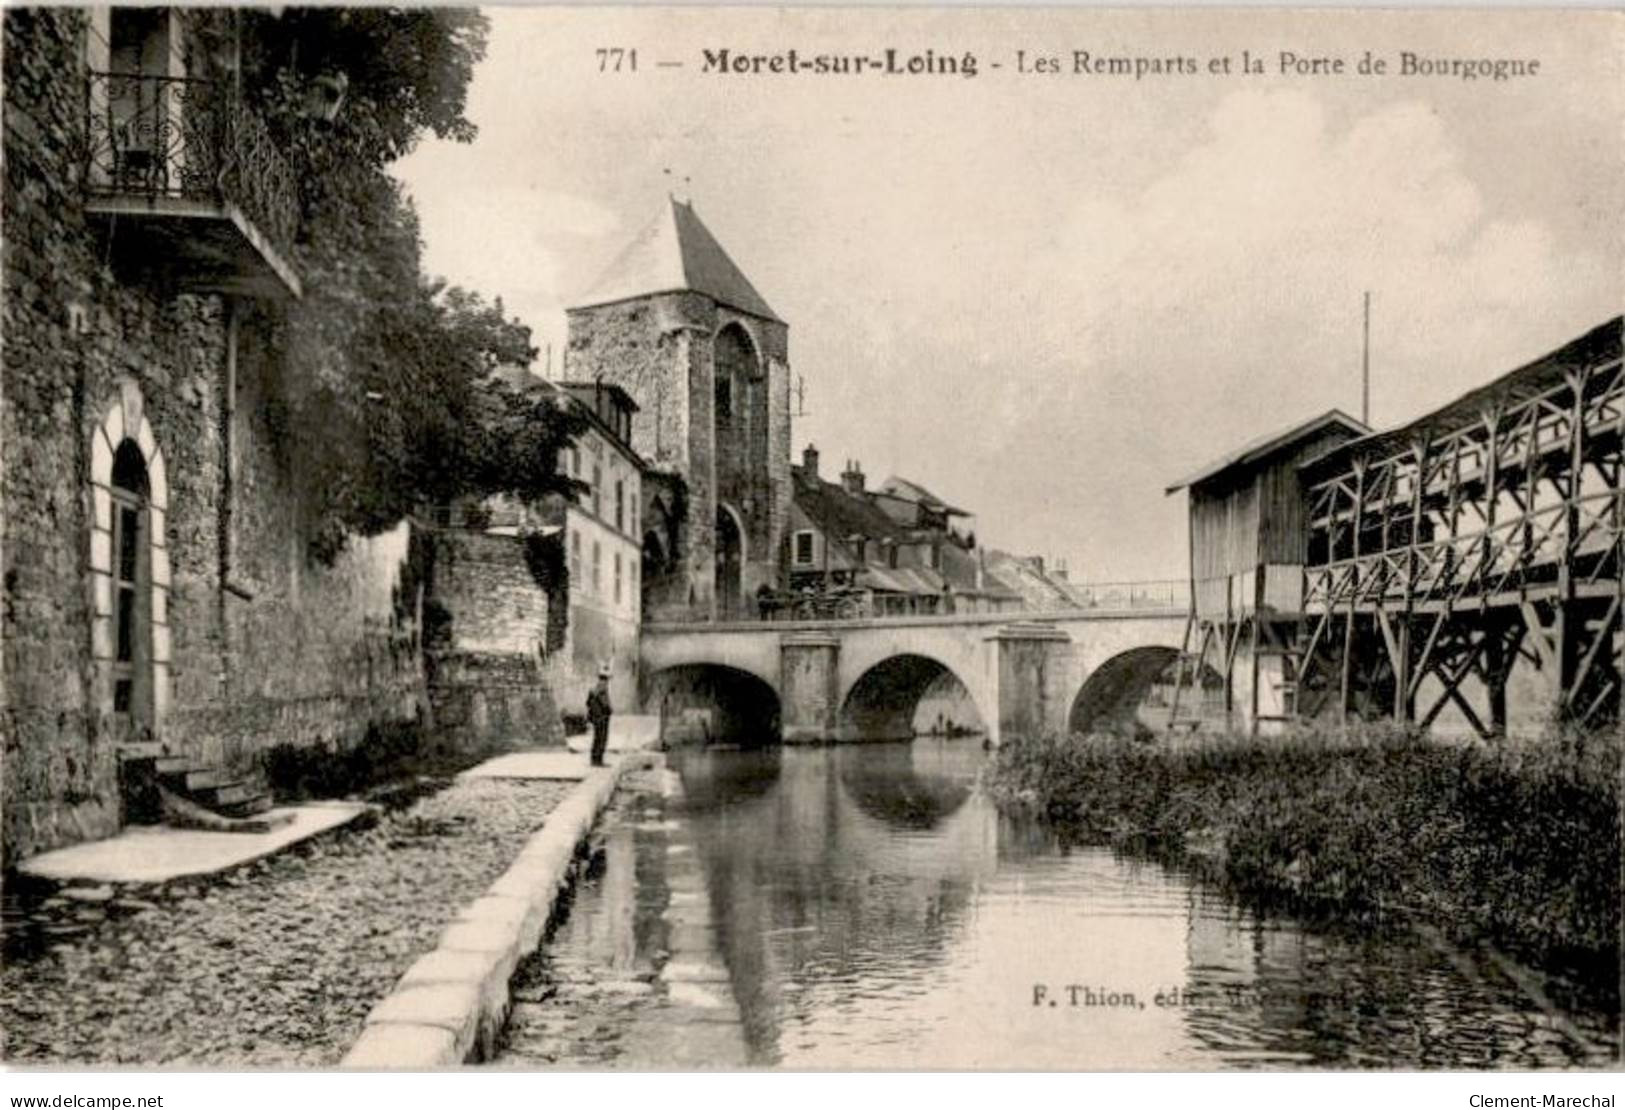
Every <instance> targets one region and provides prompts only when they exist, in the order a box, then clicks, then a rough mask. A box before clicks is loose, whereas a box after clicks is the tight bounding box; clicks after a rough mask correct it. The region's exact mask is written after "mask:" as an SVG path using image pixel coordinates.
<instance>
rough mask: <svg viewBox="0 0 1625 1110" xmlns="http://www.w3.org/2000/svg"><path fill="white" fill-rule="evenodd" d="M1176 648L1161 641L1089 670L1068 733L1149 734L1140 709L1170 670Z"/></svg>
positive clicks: (1069, 719)
mask: <svg viewBox="0 0 1625 1110" xmlns="http://www.w3.org/2000/svg"><path fill="white" fill-rule="evenodd" d="M1178 658H1179V650H1178V649H1177V648H1172V647H1166V646H1163V645H1160V644H1148V645H1145V646H1142V647H1134V648H1129V649H1128V650H1127V651H1120V652H1118V653H1117V654H1116V655H1113V656H1112V657H1111V658H1109V659H1107V660H1106V661H1105V662H1104V663H1102V664H1101V665H1100V666H1098V667H1096V668H1095V669H1094V670H1093V671H1091V672H1090V674H1089V676H1088V677H1087V678H1086V679H1084V682H1083V685H1082V686H1081V687H1079V689H1078V692H1077V695H1076V696H1075V697H1073V699H1072V707H1071V709H1070V710H1069V711H1068V713H1067V718H1066V727H1067V732H1069V733H1072V734H1081V733H1089V732H1101V731H1109V732H1121V731H1129V732H1134V733H1149V732H1150V731H1151V727H1150V726H1149V725H1148V724H1147V723H1146V722H1144V721H1142V720H1140V717H1139V710H1140V708H1141V706H1142V705H1144V704H1145V701H1146V698H1147V697H1148V696H1149V695H1151V694H1152V693H1153V690H1154V689H1155V688H1156V687H1157V686H1158V685H1159V681H1160V680H1163V679H1164V678H1165V676H1167V675H1169V674H1170V673H1171V669H1172V667H1173V665H1174V662H1175V660H1177V659H1178Z"/></svg>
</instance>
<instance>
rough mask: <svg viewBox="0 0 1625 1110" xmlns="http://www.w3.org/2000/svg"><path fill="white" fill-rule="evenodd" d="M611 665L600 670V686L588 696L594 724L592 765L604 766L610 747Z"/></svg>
mask: <svg viewBox="0 0 1625 1110" xmlns="http://www.w3.org/2000/svg"><path fill="white" fill-rule="evenodd" d="M611 712H612V710H611V709H610V705H609V664H608V663H605V664H604V665H603V666H602V667H600V668H599V670H598V685H596V686H594V687H593V688H592V690H591V691H589V692H588V694H587V720H588V721H590V722H592V765H593V766H594V767H602V766H603V765H604V749H605V748H607V747H609V717H610V713H611Z"/></svg>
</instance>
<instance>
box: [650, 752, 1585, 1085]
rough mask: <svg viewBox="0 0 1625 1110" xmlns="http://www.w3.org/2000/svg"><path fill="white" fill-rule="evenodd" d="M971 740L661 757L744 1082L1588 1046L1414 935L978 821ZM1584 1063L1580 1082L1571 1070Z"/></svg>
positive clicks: (1418, 1056) (1390, 1061) (1526, 1061)
mask: <svg viewBox="0 0 1625 1110" xmlns="http://www.w3.org/2000/svg"><path fill="white" fill-rule="evenodd" d="M985 758H986V757H985V755H984V753H983V752H982V751H981V748H980V743H979V742H978V741H968V742H967V741H944V740H922V741H916V742H915V743H913V744H906V745H853V746H845V747H836V748H813V749H784V750H770V751H766V752H757V753H728V752H685V753H681V754H679V755H677V756H674V757H673V759H674V764H675V766H676V767H677V769H678V770H679V771H680V773H681V774H682V777H683V782H684V787H685V790H686V793H687V796H688V805H687V809H686V811H685V817H684V819H685V820H686V821H688V822H690V823H691V824H692V827H693V832H694V836H695V843H696V846H697V849H698V854H699V859H700V863H701V864H702V866H703V868H704V871H705V876H706V882H707V886H708V890H709V895H710V898H711V902H712V912H713V915H714V916H715V918H716V920H717V922H718V936H719V942H720V944H721V946H722V950H723V955H724V957H725V959H726V961H727V963H728V966H729V969H730V973H731V975H732V979H733V985H734V988H735V992H736V994H737V996H738V999H739V1003H740V1007H741V1010H742V1012H743V1015H744V1019H745V1023H746V1030H747V1038H748V1040H749V1043H750V1048H751V1052H752V1057H753V1061H754V1062H755V1063H758V1064H771V1063H779V1064H784V1065H788V1066H799V1067H864V1066H872V1067H951V1068H993V1067H998V1068H1011V1067H1037V1068H1133V1067H1145V1068H1178V1067H1197V1068H1207V1067H1216V1066H1230V1067H1252V1066H1288V1065H1318V1066H1416V1065H1431V1066H1487V1065H1499V1066H1538V1065H1552V1064H1566V1063H1571V1062H1574V1061H1576V1060H1577V1059H1582V1058H1585V1057H1584V1051H1585V1049H1584V1045H1583V1044H1582V1043H1581V1042H1583V1041H1592V1042H1594V1043H1595V1044H1596V1045H1599V1046H1601V1045H1606V1044H1609V1043H1611V1042H1610V1028H1611V1026H1610V1019H1609V1018H1608V1016H1607V1015H1603V1014H1598V1013H1588V1012H1573V1013H1564V1014H1551V1013H1546V1012H1543V1011H1542V1009H1541V1007H1540V1006H1539V1005H1538V1004H1537V1003H1535V1002H1534V1001H1532V1000H1531V999H1530V998H1529V997H1527V996H1525V995H1524V994H1523V993H1522V992H1520V990H1519V989H1518V987H1517V986H1516V985H1515V984H1513V983H1512V982H1511V981H1510V980H1508V979H1506V978H1505V976H1503V975H1501V974H1499V973H1497V971H1496V969H1495V967H1494V966H1492V965H1488V964H1485V963H1482V962H1481V961H1478V960H1477V959H1476V958H1474V957H1473V956H1472V955H1471V954H1464V953H1461V952H1459V951H1454V950H1446V949H1443V948H1441V947H1439V946H1437V945H1436V944H1435V943H1431V942H1428V941H1425V940H1423V939H1420V938H1403V939H1394V938H1387V939H1350V938H1347V937H1338V936H1329V935H1322V934H1320V933H1316V932H1313V931H1309V930H1306V929H1304V928H1301V927H1299V926H1297V925H1295V924H1293V923H1291V922H1280V921H1262V920H1260V919H1259V918H1258V917H1256V916H1255V915H1253V914H1251V913H1249V912H1246V911H1244V910H1242V909H1241V908H1239V907H1237V906H1236V905H1235V904H1234V903H1232V902H1230V901H1229V900H1228V899H1226V898H1224V897H1222V896H1220V895H1219V894H1217V893H1215V892H1213V891H1211V890H1209V889H1207V888H1204V887H1202V886H1200V885H1197V884H1195V883H1193V882H1192V881H1191V880H1189V879H1188V878H1187V877H1185V876H1182V875H1179V874H1175V873H1171V872H1169V871H1166V870H1164V869H1163V868H1161V867H1159V866H1156V865H1154V864H1150V863H1144V862H1137V861H1134V860H1131V859H1125V858H1122V857H1120V856H1118V855H1116V854H1114V853H1113V852H1111V851H1110V850H1107V849H1101V848H1082V849H1079V848H1073V849H1068V848H1067V847H1066V846H1065V845H1063V844H1061V843H1059V842H1058V841H1057V840H1056V839H1055V837H1054V836H1053V835H1052V834H1051V833H1050V831H1049V830H1047V829H1046V828H1045V827H1043V826H1039V825H1036V824H1033V823H1029V822H1023V821H1013V820H1010V819H1008V818H1001V817H1000V816H999V815H998V814H997V813H996V811H995V810H994V808H993V807H992V805H991V804H990V803H989V802H988V800H987V799H986V797H985V796H984V795H983V794H982V793H981V792H980V790H979V789H978V787H977V785H976V783H977V775H978V772H979V771H980V769H981V767H982V765H983V763H984V760H985ZM1588 1059H1589V1062H1598V1060H1597V1058H1596V1057H1591V1058H1588Z"/></svg>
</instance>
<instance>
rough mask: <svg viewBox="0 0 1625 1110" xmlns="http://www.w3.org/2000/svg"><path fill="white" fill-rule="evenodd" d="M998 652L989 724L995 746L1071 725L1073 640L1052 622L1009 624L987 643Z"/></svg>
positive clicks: (992, 671)
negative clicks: (1068, 716)
mask: <svg viewBox="0 0 1625 1110" xmlns="http://www.w3.org/2000/svg"><path fill="white" fill-rule="evenodd" d="M986 643H987V645H988V649H989V651H990V652H991V654H992V658H991V659H990V660H989V668H988V670H989V673H990V674H991V676H992V679H993V690H992V697H991V698H989V699H988V701H989V703H990V704H991V705H993V706H995V707H996V708H995V709H994V712H993V714H992V720H989V721H988V722H987V730H988V740H989V741H990V742H991V743H992V744H993V745H995V746H997V745H999V744H1002V743H1004V741H1005V740H1006V739H1013V738H1015V737H1017V736H1037V735H1040V734H1042V733H1045V732H1054V731H1059V730H1061V729H1064V728H1065V727H1066V715H1067V711H1068V709H1069V708H1070V707H1071V689H1070V685H1069V682H1068V678H1069V669H1070V666H1071V662H1072V658H1071V656H1072V652H1071V648H1072V637H1070V636H1068V635H1067V634H1066V632H1064V631H1063V630H1061V629H1059V628H1056V627H1055V626H1054V625H1052V624H1028V623H1017V624H1007V625H1005V626H1004V627H1002V628H1000V629H998V630H997V631H996V632H994V633H992V634H991V635H989V636H988V637H987V639H986Z"/></svg>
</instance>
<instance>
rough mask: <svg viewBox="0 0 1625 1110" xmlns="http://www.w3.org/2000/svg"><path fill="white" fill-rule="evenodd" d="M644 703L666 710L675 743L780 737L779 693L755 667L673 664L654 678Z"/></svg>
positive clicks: (749, 744)
mask: <svg viewBox="0 0 1625 1110" xmlns="http://www.w3.org/2000/svg"><path fill="white" fill-rule="evenodd" d="M644 705H645V706H647V712H650V713H658V714H659V715H660V718H661V720H662V722H663V723H662V728H663V730H664V735H665V737H666V742H667V743H669V744H707V745H717V744H729V745H736V746H738V747H742V748H759V747H765V746H767V745H770V744H777V743H778V742H779V695H778V693H777V691H775V690H774V689H773V687H772V686H771V685H769V684H768V683H767V682H765V681H764V680H762V679H761V678H758V677H757V676H756V675H753V674H751V673H750V672H749V671H742V670H739V669H737V668H734V667H725V666H721V665H719V664H715V663H692V664H684V665H682V666H677V667H668V668H666V669H665V670H662V671H657V672H656V673H655V674H653V675H651V676H650V677H649V680H648V693H647V695H646V697H645V699H644Z"/></svg>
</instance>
